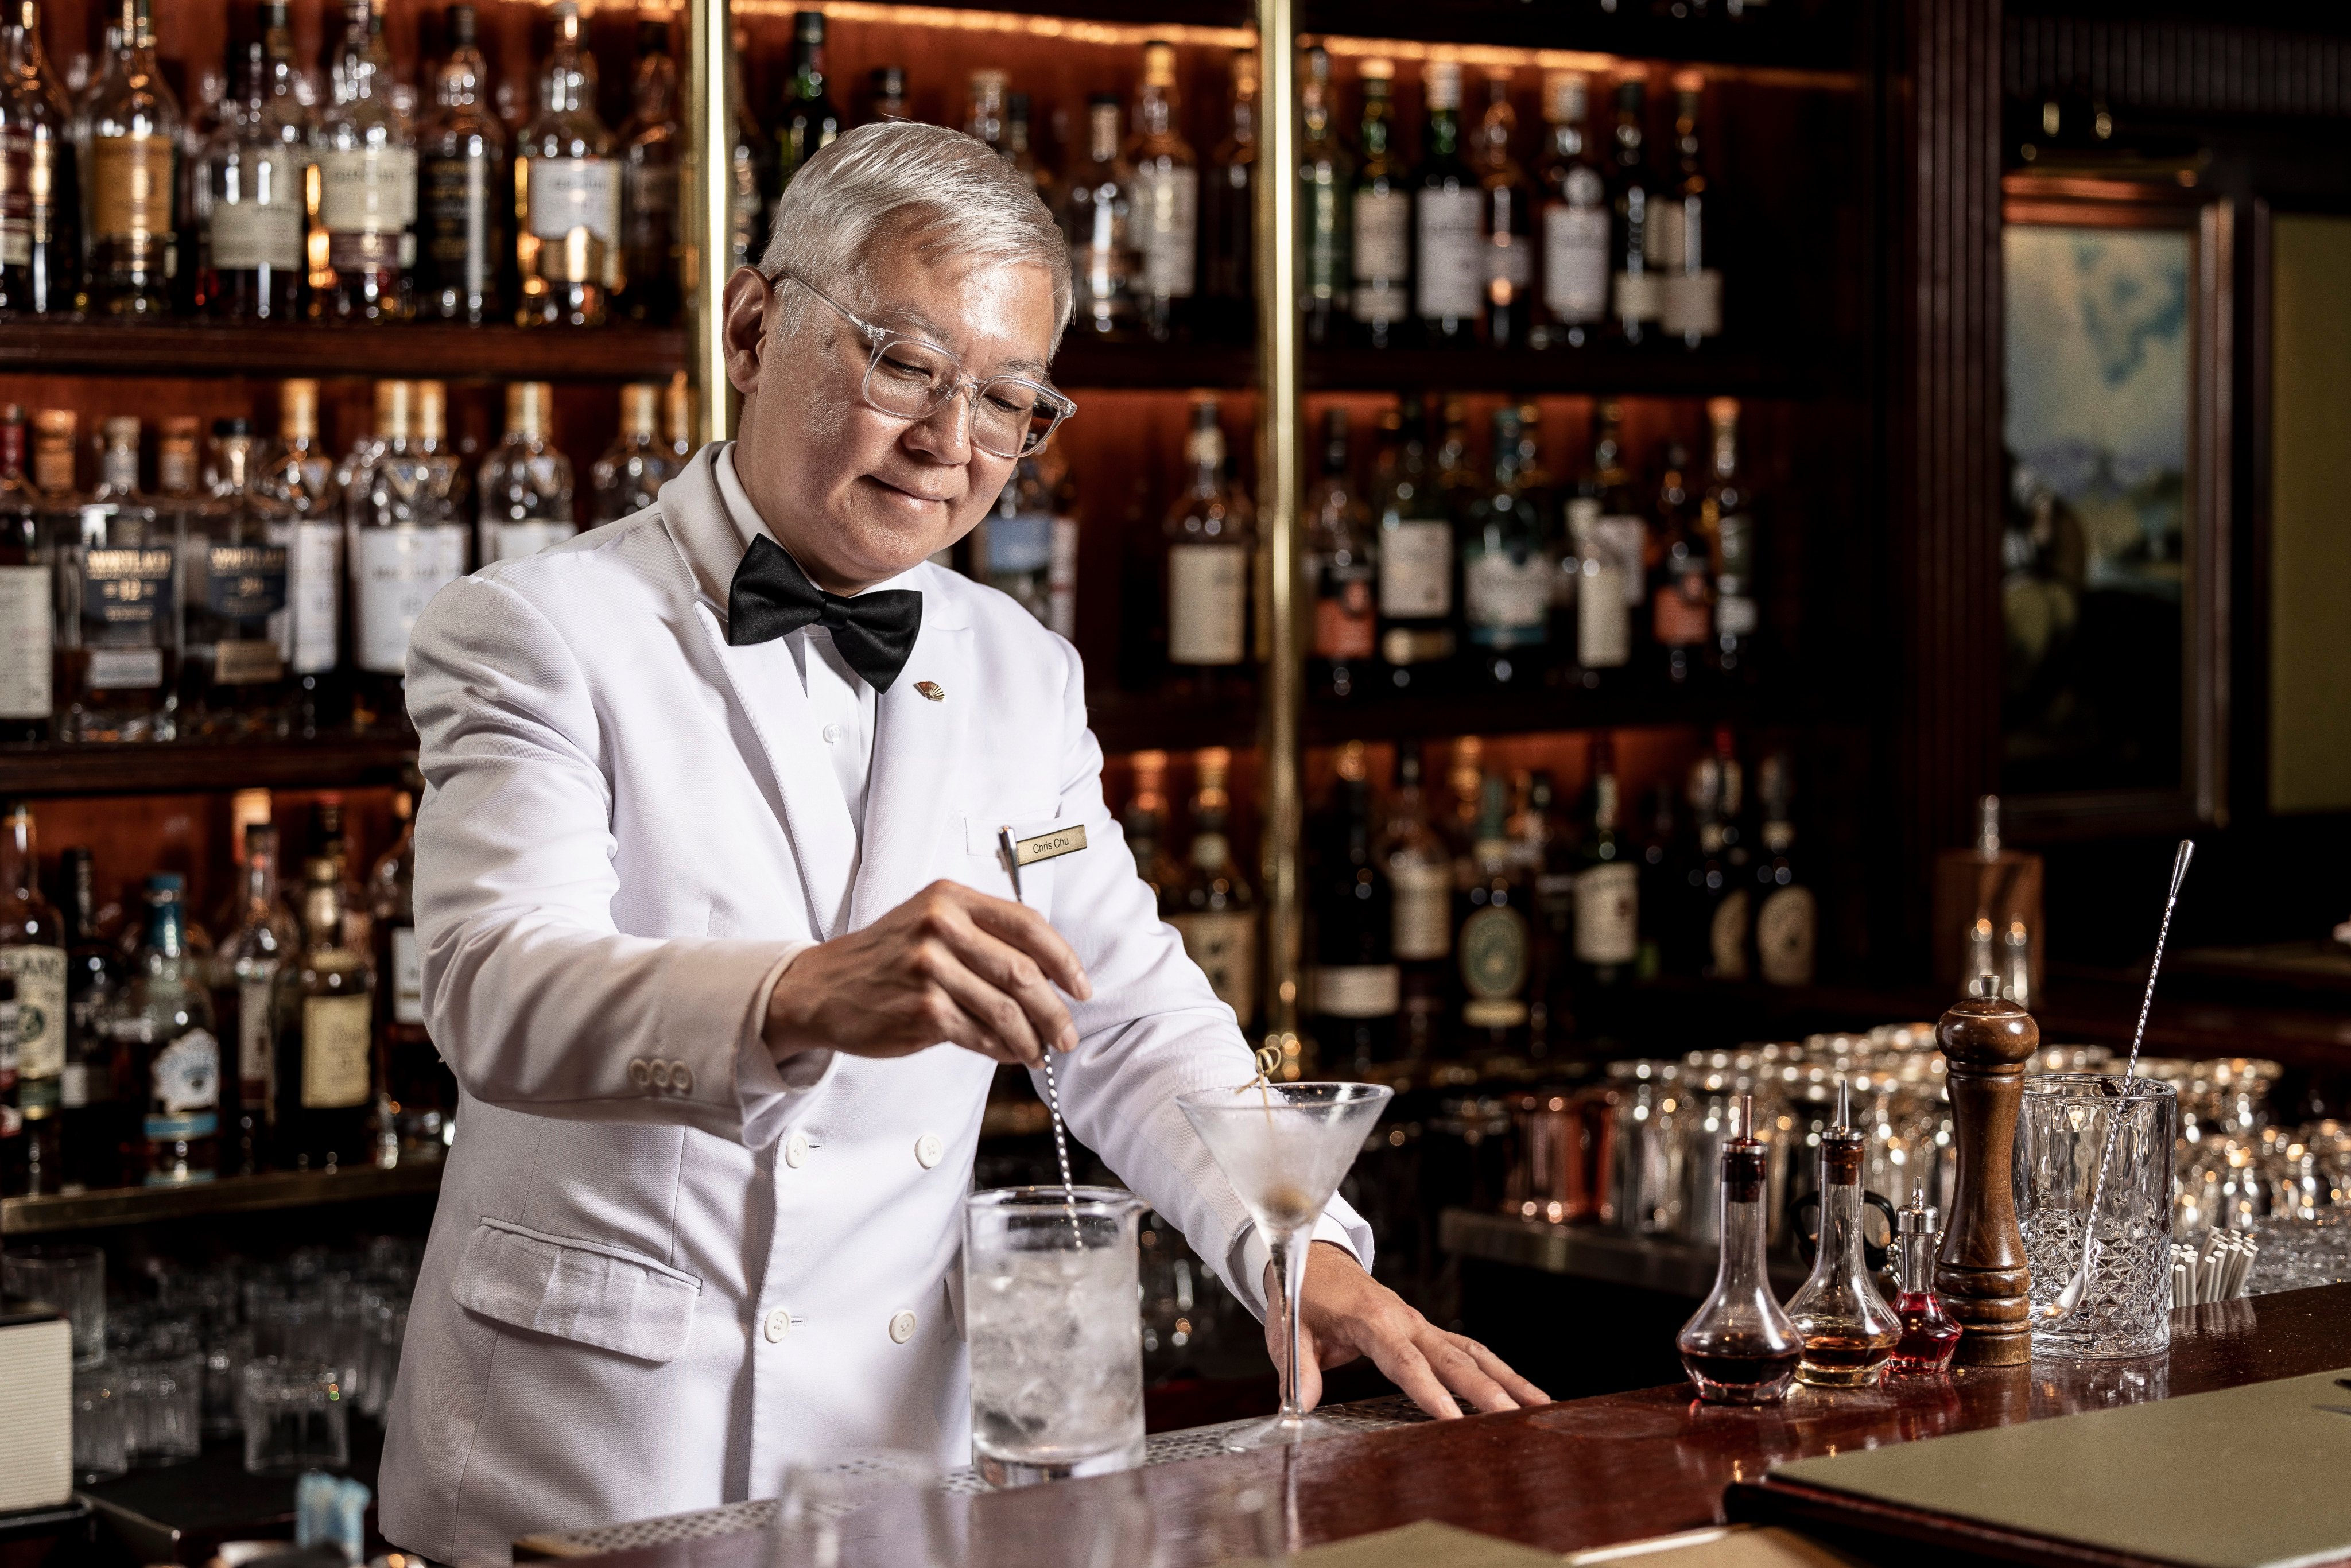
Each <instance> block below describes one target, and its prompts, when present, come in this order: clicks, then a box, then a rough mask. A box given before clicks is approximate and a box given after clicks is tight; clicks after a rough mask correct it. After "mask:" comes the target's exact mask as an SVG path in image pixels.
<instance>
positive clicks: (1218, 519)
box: [1161, 398, 1257, 691]
mask: <svg viewBox="0 0 2351 1568" xmlns="http://www.w3.org/2000/svg"><path fill="white" fill-rule="evenodd" d="M1184 455H1185V457H1186V461H1187V462H1188V463H1189V464H1190V465H1191V470H1192V478H1191V483H1190V484H1189V485H1188V486H1186V489H1185V492H1184V494H1183V495H1182V496H1180V497H1177V498H1176V501H1175V506H1174V507H1171V508H1169V510H1168V513H1167V521H1166V524H1165V527H1164V528H1162V529H1161V533H1162V535H1163V536H1164V537H1165V539H1166V541H1167V658H1168V662H1169V663H1170V664H1175V665H1176V666H1177V667H1178V671H1179V678H1186V679H1188V681H1189V682H1190V684H1193V685H1197V686H1199V687H1200V688H1202V689H1203V690H1204V691H1207V690H1211V689H1214V688H1215V687H1217V686H1218V685H1223V684H1227V683H1229V682H1230V681H1232V680H1233V679H1235V678H1237V677H1239V676H1242V675H1244V674H1245V673H1246V666H1247V664H1248V662H1249V654H1250V652H1251V650H1252V648H1253V647H1254V646H1255V643H1254V642H1253V640H1252V638H1251V637H1250V634H1249V632H1250V616H1249V600H1250V598H1251V593H1250V589H1251V587H1252V586H1253V584H1254V581H1255V578H1256V571H1255V558H1256V554H1257V512H1256V508H1255V507H1252V506H1251V505H1250V504H1249V493H1248V492H1247V491H1246V490H1244V489H1242V488H1241V487H1239V486H1235V485H1228V484H1227V483H1226V481H1225V433H1224V431H1223V430H1222V429H1221V428H1220V427H1219V426H1218V425H1217V400H1216V399H1214V398H1202V399H1200V400H1199V401H1198V402H1195V403H1193V405H1192V434H1191V435H1190V437H1189V438H1188V439H1187V440H1186V443H1185V448H1184Z"/></svg>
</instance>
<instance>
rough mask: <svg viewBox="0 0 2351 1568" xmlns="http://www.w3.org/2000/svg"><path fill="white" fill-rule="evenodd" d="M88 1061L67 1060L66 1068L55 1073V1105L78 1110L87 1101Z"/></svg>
mask: <svg viewBox="0 0 2351 1568" xmlns="http://www.w3.org/2000/svg"><path fill="white" fill-rule="evenodd" d="M89 1081H90V1071H89V1062H87V1061H68V1062H67V1063H66V1070H65V1071H63V1072H60V1073H58V1074H57V1107H58V1109H60V1110H65V1111H78V1110H80V1109H82V1108H83V1107H84V1106H86V1105H88V1104H89Z"/></svg>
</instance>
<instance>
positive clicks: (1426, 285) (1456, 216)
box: [1413, 189, 1487, 317]
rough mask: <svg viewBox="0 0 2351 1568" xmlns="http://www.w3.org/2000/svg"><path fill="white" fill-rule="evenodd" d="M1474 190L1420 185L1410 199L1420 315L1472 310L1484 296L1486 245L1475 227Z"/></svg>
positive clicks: (1480, 204) (1478, 202)
mask: <svg viewBox="0 0 2351 1568" xmlns="http://www.w3.org/2000/svg"><path fill="white" fill-rule="evenodd" d="M1484 206H1485V203H1484V199H1483V197H1482V195H1481V194H1480V193H1479V192H1478V191H1476V190H1474V189H1471V190H1458V191H1422V192H1420V193H1418V194H1417V195H1416V197H1415V198H1414V202H1413V207H1414V217H1415V218H1416V220H1417V222H1418V225H1419V230H1420V275H1419V277H1417V278H1416V279H1415V282H1416V285H1417V288H1416V297H1417V299H1416V302H1417V304H1418V307H1419V310H1420V313H1421V314H1422V315H1423V316H1432V317H1444V316H1475V315H1477V314H1478V313H1479V310H1480V309H1481V308H1483V307H1484V304H1485V299H1486V256H1485V252H1486V249H1487V246H1486V245H1485V243H1484V240H1483V238H1482V236H1481V235H1479V219H1480V218H1481V217H1482V215H1483V210H1484Z"/></svg>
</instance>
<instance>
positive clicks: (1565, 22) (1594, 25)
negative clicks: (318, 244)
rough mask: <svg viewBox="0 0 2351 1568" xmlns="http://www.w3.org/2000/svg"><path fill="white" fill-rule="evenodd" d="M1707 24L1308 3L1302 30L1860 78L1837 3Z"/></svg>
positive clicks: (1450, 5) (1478, 6) (1454, 2)
mask: <svg viewBox="0 0 2351 1568" xmlns="http://www.w3.org/2000/svg"><path fill="white" fill-rule="evenodd" d="M1710 9H1712V10H1713V11H1714V12H1715V13H1716V14H1715V15H1713V16H1708V17H1706V18H1704V19H1695V18H1693V19H1685V20H1676V19H1674V18H1672V17H1668V16H1656V14H1655V13H1654V12H1653V11H1652V10H1651V8H1650V6H1649V5H1648V3H1647V0H1622V3H1621V4H1620V5H1618V6H1617V7H1616V8H1615V9H1614V10H1613V11H1610V10H1604V9H1602V8H1601V7H1600V6H1599V5H1591V4H1586V5H1573V6H1569V5H1529V4H1527V0H1447V4H1445V5H1424V4H1418V3H1416V0H1305V4H1304V5H1302V6H1301V10H1300V14H1299V24H1298V26H1299V31H1300V32H1301V33H1305V34H1310V35H1319V34H1330V35H1337V36H1339V37H1353V38H1374V39H1389V38H1393V39H1399V40H1404V41H1408V42H1416V43H1427V44H1440V45H1447V46H1452V47H1459V46H1463V45H1482V46H1485V47H1489V48H1515V49H1564V50H1574V51H1577V52H1581V53H1590V54H1602V55H1613V56H1615V57H1617V58H1619V59H1638V60H1674V61H1687V62H1690V63H1692V64H1697V65H1719V66H1728V67H1733V68H1750V69H1756V70H1776V71H1783V72H1784V71H1801V72H1804V73H1806V74H1808V75H1820V76H1823V77H1830V76H1839V77H1841V76H1847V75H1855V76H1857V69H1858V64H1859V60H1858V57H1859V56H1860V54H1861V51H1862V50H1863V48H1864V47H1865V32H1864V29H1863V28H1862V27H1861V26H1859V25H1858V18H1856V17H1855V16H1854V15H1853V11H1854V7H1852V6H1849V5H1843V4H1837V3H1835V0H1828V3H1823V0H1777V3H1774V4H1772V5H1761V6H1755V7H1752V8H1751V9H1750V10H1749V12H1748V14H1747V15H1746V16H1741V17H1739V18H1737V19H1735V20H1734V19H1732V18H1731V17H1729V16H1727V15H1725V14H1724V12H1725V6H1724V5H1723V4H1722V0H1716V4H1715V5H1713V6H1712V7H1710Z"/></svg>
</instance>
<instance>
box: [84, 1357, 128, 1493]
mask: <svg viewBox="0 0 2351 1568" xmlns="http://www.w3.org/2000/svg"><path fill="white" fill-rule="evenodd" d="M73 1402H74V1406H73V1468H74V1474H75V1475H76V1476H77V1477H78V1478H79V1479H80V1480H81V1483H82V1484H83V1485H84V1486H91V1485H95V1484H96V1483H97V1482H99V1481H110V1480H112V1479H115V1477H117V1476H120V1475H121V1474H122V1473H123V1472H125V1471H126V1470H128V1469H131V1433H130V1429H129V1427H128V1425H127V1423H126V1421H125V1418H124V1417H125V1415H126V1412H125V1410H124V1408H123V1403H122V1394H121V1390H120V1388H119V1387H118V1386H117V1385H116V1378H115V1369H114V1368H112V1367H107V1366H93V1367H89V1368H86V1369H84V1370H82V1371H79V1372H77V1373H75V1374H74V1380H73Z"/></svg>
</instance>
